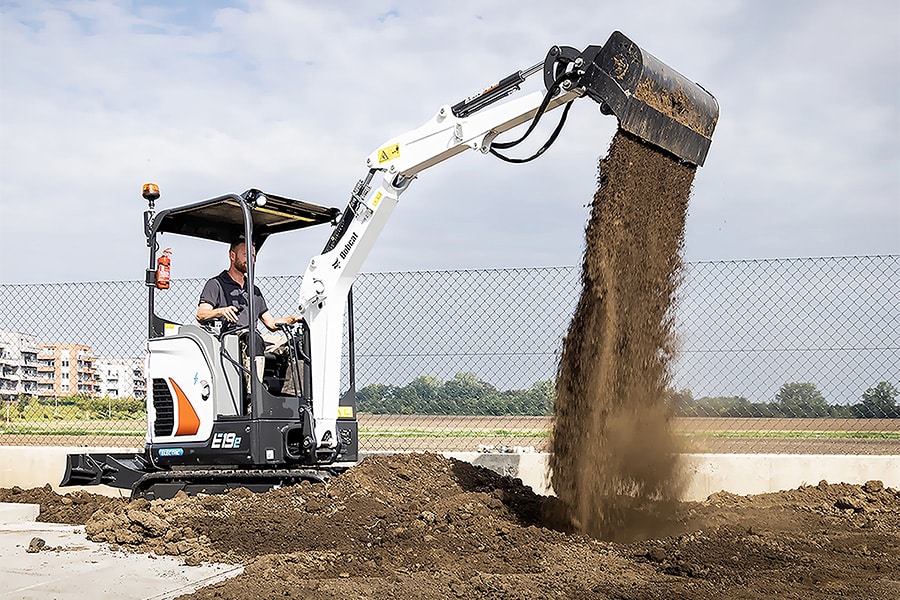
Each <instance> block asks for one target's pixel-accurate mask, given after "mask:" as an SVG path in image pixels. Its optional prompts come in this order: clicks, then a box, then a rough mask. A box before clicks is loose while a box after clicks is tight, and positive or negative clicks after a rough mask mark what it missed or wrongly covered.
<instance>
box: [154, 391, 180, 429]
mask: <svg viewBox="0 0 900 600" xmlns="http://www.w3.org/2000/svg"><path fill="white" fill-rule="evenodd" d="M153 409H154V410H155V411H156V420H155V421H154V422H153V434H154V435H158V436H169V435H172V434H173V433H174V432H175V401H174V400H173V399H172V392H171V391H170V390H169V384H168V383H166V380H165V379H154V380H153Z"/></svg>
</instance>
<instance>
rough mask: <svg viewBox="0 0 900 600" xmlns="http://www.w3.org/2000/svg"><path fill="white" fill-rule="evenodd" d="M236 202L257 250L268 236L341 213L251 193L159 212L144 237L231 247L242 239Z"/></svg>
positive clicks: (317, 206)
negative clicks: (196, 240) (181, 238)
mask: <svg viewBox="0 0 900 600" xmlns="http://www.w3.org/2000/svg"><path fill="white" fill-rule="evenodd" d="M260 196H265V204H264V205H263V206H256V205H255V200H256V199H257V198H259V197H260ZM240 198H244V199H246V201H247V202H248V203H249V204H250V215H251V217H252V219H253V241H254V243H255V245H256V247H257V248H259V247H260V246H262V244H263V242H265V241H266V238H268V237H269V236H270V235H272V234H275V233H282V232H285V231H294V230H296V229H303V228H305V227H311V226H313V225H319V224H321V223H329V222H334V221H335V220H336V219H337V217H338V216H339V215H340V213H341V211H340V210H339V209H337V208H328V207H325V206H319V205H317V204H311V203H309V202H304V201H302V200H293V199H291V198H285V197H283V196H273V195H271V194H264V193H263V192H260V191H259V190H255V189H252V190H248V191H246V192H244V193H243V194H241V196H240V197H238V196H236V195H233V194H229V195H226V196H220V197H218V198H212V199H210V200H204V201H203V202H198V203H196V204H189V205H186V206H180V207H176V208H169V209H165V210H161V211H159V213H157V214H156V217H155V218H154V219H153V223H152V225H151V230H150V231H148V235H153V234H155V233H177V234H180V235H186V236H190V237H196V238H202V239H206V240H213V241H217V242H225V243H231V242H233V241H235V240H237V239H238V238H239V237H240V236H243V235H244V213H243V210H242V209H241V203H240Z"/></svg>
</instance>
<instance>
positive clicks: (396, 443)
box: [0, 414, 900, 454]
mask: <svg viewBox="0 0 900 600" xmlns="http://www.w3.org/2000/svg"><path fill="white" fill-rule="evenodd" d="M359 427H360V449H361V450H364V451H434V452H474V451H477V450H479V449H493V450H496V451H502V450H510V449H514V448H515V447H516V446H519V447H525V448H533V449H534V451H536V452H545V451H547V448H548V442H549V439H550V433H551V428H552V419H551V418H549V417H503V416H500V417H488V416H429V415H367V414H361V415H359ZM674 427H675V431H676V432H677V433H679V434H680V435H681V436H683V438H684V441H685V451H686V452H699V453H754V454H769V453H771V454H900V419H740V418H706V417H697V418H680V419H676V420H675V425H674ZM144 428H145V424H144V422H143V421H141V420H134V421H115V420H102V421H101V420H97V421H63V420H56V421H41V422H12V423H0V445H5V446H76V447H78V446H109V447H119V448H140V447H142V446H143V445H144Z"/></svg>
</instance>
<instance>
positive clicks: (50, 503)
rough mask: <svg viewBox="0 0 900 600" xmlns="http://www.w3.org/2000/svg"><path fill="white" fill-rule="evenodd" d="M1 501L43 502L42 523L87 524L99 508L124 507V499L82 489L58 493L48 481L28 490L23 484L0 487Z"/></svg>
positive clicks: (40, 518) (40, 516) (40, 517)
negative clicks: (21, 485) (20, 485)
mask: <svg viewBox="0 0 900 600" xmlns="http://www.w3.org/2000/svg"><path fill="white" fill-rule="evenodd" d="M0 502H21V503H25V504H38V505H40V507H41V512H40V514H39V515H38V519H37V520H38V521H41V522H42V523H74V524H84V523H86V522H87V520H88V519H89V518H90V517H91V515H93V514H94V513H95V512H97V511H98V510H101V509H112V508H113V507H116V506H121V505H122V504H123V502H124V501H123V500H121V499H119V498H110V497H108V496H101V495H99V494H91V493H89V492H81V491H79V492H71V493H68V494H64V495H63V494H57V493H56V492H54V491H53V488H52V487H51V486H50V484H49V483H48V484H47V485H45V486H44V487H41V488H32V489H28V490H26V489H22V488H20V487H12V488H0Z"/></svg>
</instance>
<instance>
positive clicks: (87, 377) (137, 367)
mask: <svg viewBox="0 0 900 600" xmlns="http://www.w3.org/2000/svg"><path fill="white" fill-rule="evenodd" d="M23 395H24V396H37V397H39V398H54V397H55V398H63V397H65V396H75V395H80V396H108V397H110V398H129V397H130V398H144V397H146V395H147V383H146V381H145V379H144V361H143V360H142V359H140V358H118V357H95V356H94V354H93V351H92V349H91V347H90V346H85V345H83V344H45V343H41V342H40V340H39V339H38V337H37V336H34V335H30V334H25V333H18V332H14V331H6V330H0V400H16V399H18V398H19V396H23Z"/></svg>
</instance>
